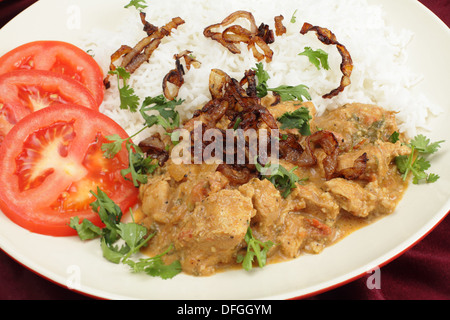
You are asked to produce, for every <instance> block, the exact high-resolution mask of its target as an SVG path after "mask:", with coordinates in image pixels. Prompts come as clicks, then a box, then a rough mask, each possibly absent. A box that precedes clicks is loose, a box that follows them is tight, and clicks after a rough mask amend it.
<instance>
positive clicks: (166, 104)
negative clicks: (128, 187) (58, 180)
mask: <svg viewBox="0 0 450 320" xmlns="http://www.w3.org/2000/svg"><path fill="white" fill-rule="evenodd" d="M182 102H183V100H173V101H167V100H166V98H165V97H164V96H163V95H160V96H157V97H154V98H153V97H147V98H145V100H144V102H143V103H142V106H141V108H140V109H139V112H140V113H141V115H142V117H143V118H144V121H145V123H144V127H143V128H141V130H139V131H138V132H136V133H135V134H133V135H131V136H130V137H127V138H125V139H122V138H121V137H120V136H119V135H118V134H113V135H110V136H106V139H108V141H109V142H107V143H103V144H102V146H101V150H102V151H104V153H103V155H104V157H106V158H113V157H114V156H115V155H116V154H117V153H119V152H120V150H122V146H123V143H125V146H126V148H127V151H128V159H129V167H128V168H127V169H123V170H122V171H121V174H122V176H123V177H124V178H125V179H128V178H126V175H128V174H131V181H132V182H133V184H134V185H135V186H136V187H138V186H139V185H140V184H142V183H146V182H147V175H148V174H150V173H152V172H153V171H154V170H155V169H156V168H157V167H158V164H157V163H156V164H155V163H154V162H153V159H151V158H148V157H146V156H145V154H144V153H143V152H142V150H141V149H140V148H139V146H137V145H135V144H133V143H132V142H131V138H133V137H135V136H136V135H138V134H139V133H141V132H142V131H143V130H145V129H147V128H150V127H152V126H154V125H161V126H162V127H163V128H164V129H165V130H173V129H175V128H177V127H179V125H180V115H179V113H178V112H177V111H175V107H176V106H177V105H179V104H181V103H182ZM147 112H153V113H155V112H156V113H157V114H152V115H149V114H147ZM170 134H171V133H170ZM176 139H179V133H178V136H176V137H173V139H172V140H173V141H175V140H176Z"/></svg>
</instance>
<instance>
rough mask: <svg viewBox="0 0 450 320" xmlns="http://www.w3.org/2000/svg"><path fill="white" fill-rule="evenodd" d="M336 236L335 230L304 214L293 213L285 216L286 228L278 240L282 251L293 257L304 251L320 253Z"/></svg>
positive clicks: (290, 257) (285, 254)
mask: <svg viewBox="0 0 450 320" xmlns="http://www.w3.org/2000/svg"><path fill="white" fill-rule="evenodd" d="M334 236H335V230H334V229H333V228H332V227H330V226H328V225H326V224H325V223H323V222H321V221H320V220H319V219H316V218H310V217H307V216H304V215H302V214H295V213H291V214H288V215H287V216H286V218H285V223H284V229H283V232H281V233H280V234H279V236H278V238H277V240H276V243H278V247H279V250H280V253H281V254H282V255H284V256H285V257H287V258H289V259H292V258H296V257H298V256H299V255H300V254H301V253H302V252H308V253H314V254H316V253H320V252H321V251H322V250H323V249H324V248H325V247H326V246H327V245H328V244H329V243H330V242H331V241H332V240H333V239H334Z"/></svg>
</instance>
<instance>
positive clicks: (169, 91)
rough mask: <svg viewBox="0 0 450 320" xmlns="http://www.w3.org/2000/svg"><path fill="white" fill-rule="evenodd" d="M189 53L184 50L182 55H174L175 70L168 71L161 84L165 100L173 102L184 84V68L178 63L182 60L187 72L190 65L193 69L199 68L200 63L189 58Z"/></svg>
mask: <svg viewBox="0 0 450 320" xmlns="http://www.w3.org/2000/svg"><path fill="white" fill-rule="evenodd" d="M190 54H191V51H188V50H185V51H183V52H182V53H179V54H176V55H174V59H175V69H172V70H170V71H169V72H168V73H167V74H166V75H165V77H164V79H163V82H162V87H163V93H164V96H165V97H166V99H167V100H173V99H175V98H176V97H177V96H178V92H179V91H180V88H181V86H182V85H183V84H184V75H185V71H184V67H183V65H182V64H181V62H180V59H181V58H184V61H185V62H186V68H187V69H188V70H189V69H190V68H191V65H193V66H194V67H195V68H198V67H199V66H200V63H199V62H198V61H197V60H195V59H194V58H193V57H191V56H190Z"/></svg>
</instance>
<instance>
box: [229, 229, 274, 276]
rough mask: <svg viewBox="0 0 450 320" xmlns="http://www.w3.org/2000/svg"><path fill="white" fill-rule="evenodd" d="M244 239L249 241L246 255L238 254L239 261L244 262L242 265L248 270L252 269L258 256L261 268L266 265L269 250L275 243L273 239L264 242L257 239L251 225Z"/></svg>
mask: <svg viewBox="0 0 450 320" xmlns="http://www.w3.org/2000/svg"><path fill="white" fill-rule="evenodd" d="M244 239H245V242H246V243H247V252H246V254H245V255H241V254H240V255H238V256H237V263H242V267H243V268H244V269H245V270H246V271H250V270H251V269H252V268H253V261H254V260H255V258H256V261H257V262H258V266H259V267H260V268H262V267H264V266H265V265H266V261H267V252H268V251H269V250H270V248H272V246H273V245H274V243H273V242H272V241H266V242H262V241H260V240H257V239H255V237H254V236H253V234H252V229H250V227H248V229H247V233H246V234H245V238H244Z"/></svg>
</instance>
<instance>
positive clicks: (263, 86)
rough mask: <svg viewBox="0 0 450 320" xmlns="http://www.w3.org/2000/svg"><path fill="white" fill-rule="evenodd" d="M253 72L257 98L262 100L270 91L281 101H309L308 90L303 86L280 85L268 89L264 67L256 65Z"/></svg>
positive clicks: (267, 76)
mask: <svg viewBox="0 0 450 320" xmlns="http://www.w3.org/2000/svg"><path fill="white" fill-rule="evenodd" d="M253 70H254V71H255V74H256V78H257V79H258V85H257V86H256V92H257V94H258V97H260V98H263V97H265V96H266V95H267V93H268V92H269V91H272V92H274V93H276V94H278V95H280V98H281V100H282V101H292V100H298V101H304V100H303V98H305V99H306V100H311V95H310V94H309V92H308V89H309V88H308V87H307V86H305V85H303V84H299V85H297V86H288V85H281V86H278V87H276V88H269V86H268V85H267V81H268V80H269V79H270V76H269V74H268V73H267V71H265V70H264V66H263V64H262V63H261V62H259V63H257V64H256V68H253Z"/></svg>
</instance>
